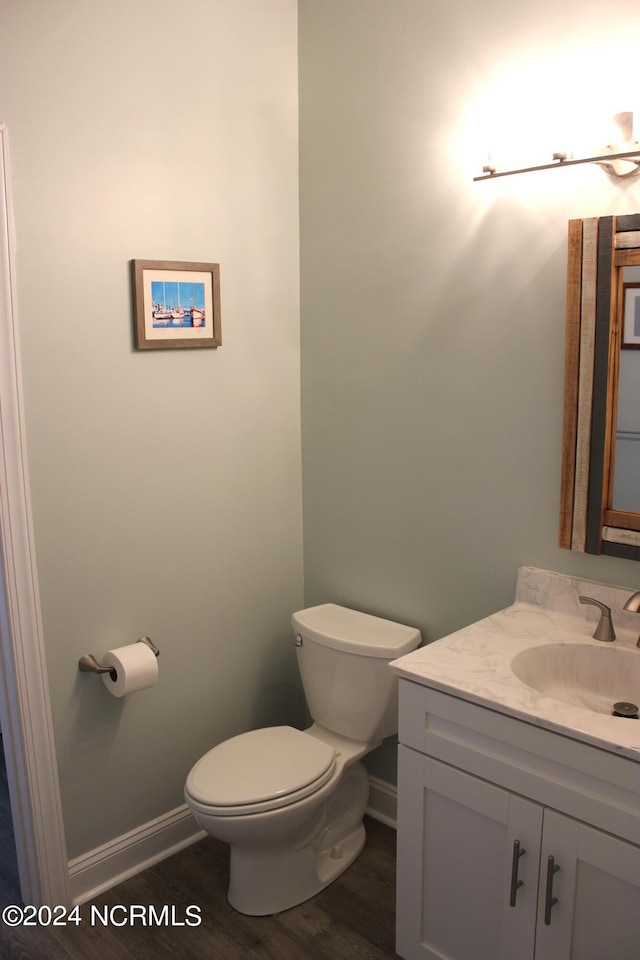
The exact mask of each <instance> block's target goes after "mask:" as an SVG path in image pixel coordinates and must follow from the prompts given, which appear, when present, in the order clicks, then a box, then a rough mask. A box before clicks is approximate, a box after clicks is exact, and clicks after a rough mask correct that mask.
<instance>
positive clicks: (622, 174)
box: [473, 112, 640, 181]
mask: <svg viewBox="0 0 640 960" xmlns="http://www.w3.org/2000/svg"><path fill="white" fill-rule="evenodd" d="M613 123H614V125H615V127H616V128H617V134H616V135H617V136H619V140H615V141H614V142H613V143H610V144H608V145H607V146H605V147H603V148H602V149H601V150H600V151H599V152H598V153H596V154H594V155H593V156H590V157H578V158H574V156H573V154H572V153H568V152H567V151H558V152H557V153H554V154H553V157H552V162H551V163H543V164H538V165H536V166H531V167H521V168H519V169H517V170H497V169H496V167H494V166H492V165H491V164H485V166H483V168H482V174H481V175H480V176H478V177H474V178H473V179H474V181H477V180H495V179H496V177H510V176H513V175H514V174H516V173H533V172H534V171H537V170H557V169H558V168H560V167H574V166H577V165H578V164H582V163H597V164H598V165H599V166H601V167H602V168H603V169H604V170H606V172H607V173H608V174H609V176H611V177H615V178H616V179H618V180H624V179H627V178H628V177H634V176H636V175H637V174H638V173H640V143H638V141H637V140H634V139H633V113H631V112H626V113H618V114H616V116H615V117H614V118H613Z"/></svg>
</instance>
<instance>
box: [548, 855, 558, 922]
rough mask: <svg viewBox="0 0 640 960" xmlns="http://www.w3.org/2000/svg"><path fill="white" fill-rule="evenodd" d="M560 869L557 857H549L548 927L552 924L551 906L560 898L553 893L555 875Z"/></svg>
mask: <svg viewBox="0 0 640 960" xmlns="http://www.w3.org/2000/svg"><path fill="white" fill-rule="evenodd" d="M559 869H560V867H559V866H558V865H557V863H556V862H555V858H554V857H549V859H548V860H547V892H546V895H545V900H544V923H545V926H546V927H550V926H551V908H552V907H553V906H554V905H555V904H556V903H557V902H558V898H557V897H554V895H553V875H554V873H557V872H558V870H559Z"/></svg>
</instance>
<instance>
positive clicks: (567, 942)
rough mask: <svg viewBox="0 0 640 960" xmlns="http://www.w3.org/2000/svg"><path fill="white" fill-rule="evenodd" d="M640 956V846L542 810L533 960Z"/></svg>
mask: <svg viewBox="0 0 640 960" xmlns="http://www.w3.org/2000/svg"><path fill="white" fill-rule="evenodd" d="M550 857H553V860H552V861H550V860H549V858H550ZM555 868H558V869H557V871H556V872H555V873H552V871H553V870H554V869H555ZM550 874H552V877H551V880H548V877H549V875H550ZM548 884H549V886H548ZM553 900H555V901H556V902H555V903H554V904H553V906H551V902H552V901H553ZM639 956H640V847H636V846H634V845H633V844H630V843H625V842H624V841H622V840H619V839H617V838H616V837H612V836H610V835H609V834H607V833H602V832H601V831H600V830H595V829H594V828H593V827H588V826H586V825H585V824H582V823H579V822H578V821H576V820H571V819H570V818H569V817H565V816H563V815H562V814H559V813H556V812H555V811H553V810H545V812H544V827H543V833H542V855H541V859H540V890H539V908H538V921H537V930H536V960H603V958H609V957H611V958H615V960H637V958H638V957H639Z"/></svg>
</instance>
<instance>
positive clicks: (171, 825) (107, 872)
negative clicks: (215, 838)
mask: <svg viewBox="0 0 640 960" xmlns="http://www.w3.org/2000/svg"><path fill="white" fill-rule="evenodd" d="M202 837H206V833H205V831H204V830H201V829H200V827H199V826H198V824H197V823H196V822H195V820H194V819H193V817H192V816H191V813H190V812H189V808H188V807H187V805H186V804H183V805H182V806H180V807H176V809H175V810H170V811H169V813H165V814H163V816H161V817H157V818H156V819H155V820H151V821H150V822H149V823H145V824H143V825H142V826H141V827H138V828H137V829H135V830H131V831H130V832H129V833H125V834H123V835H122V836H121V837H117V838H116V839H115V840H111V841H110V842H109V843H105V844H103V845H102V846H101V847H96V849H95V850H90V851H89V853H84V854H83V855H82V856H81V857H77V858H76V859H75V860H70V861H69V886H70V891H71V898H72V901H73V903H74V904H76V903H86V901H87V900H91V899H93V897H96V896H98V894H100V893H103V892H104V891H105V890H110V889H111V887H114V886H115V885H116V884H118V883H122V881H123V880H127V879H128V878H129V877H133V876H135V874H137V873H141V872H142V871H143V870H146V869H147V867H151V866H153V865H154V863H159V862H160V861H161V860H164V859H165V858H166V857H170V856H171V855H172V854H173V853H177V852H178V851H179V850H183V849H184V848H185V847H188V846H189V845H190V844H192V843H195V842H196V841H197V840H201V839H202Z"/></svg>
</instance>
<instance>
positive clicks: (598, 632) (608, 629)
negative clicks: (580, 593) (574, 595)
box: [578, 597, 616, 643]
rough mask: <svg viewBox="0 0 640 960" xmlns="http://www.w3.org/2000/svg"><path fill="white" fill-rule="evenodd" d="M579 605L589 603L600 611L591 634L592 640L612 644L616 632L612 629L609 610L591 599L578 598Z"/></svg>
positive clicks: (603, 604)
mask: <svg viewBox="0 0 640 960" xmlns="http://www.w3.org/2000/svg"><path fill="white" fill-rule="evenodd" d="M578 599H579V601H580V603H589V604H591V605H592V606H594V607H597V608H598V609H599V610H600V620H599V621H598V626H597V627H596V629H595V632H594V634H593V639H594V640H602V641H603V643H612V642H613V641H614V640H615V638H616V632H615V630H614V629H613V621H612V620H611V608H610V607H608V606H607V605H606V604H605V603H600V601H599V600H594V599H593V597H578Z"/></svg>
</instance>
